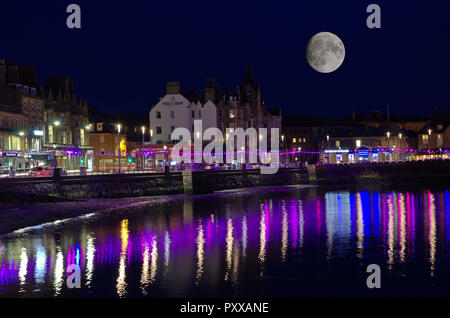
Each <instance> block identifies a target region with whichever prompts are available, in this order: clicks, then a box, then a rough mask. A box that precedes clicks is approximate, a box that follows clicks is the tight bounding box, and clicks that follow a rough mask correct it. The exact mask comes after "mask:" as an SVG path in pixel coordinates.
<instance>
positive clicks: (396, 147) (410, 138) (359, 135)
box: [320, 124, 417, 163]
mask: <svg viewBox="0 0 450 318" xmlns="http://www.w3.org/2000/svg"><path fill="white" fill-rule="evenodd" d="M325 138H326V139H325V141H324V147H323V149H322V151H323V153H321V154H320V162H322V163H361V162H393V161H409V160H413V159H414V153H413V152H412V151H406V150H410V149H411V150H412V149H416V148H417V135H416V134H415V133H414V132H412V131H403V130H401V129H400V128H399V127H398V126H396V125H390V127H389V128H388V127H370V126H364V125H352V126H349V125H344V124H342V125H336V124H335V125H333V126H329V127H327V129H326V137H325Z"/></svg>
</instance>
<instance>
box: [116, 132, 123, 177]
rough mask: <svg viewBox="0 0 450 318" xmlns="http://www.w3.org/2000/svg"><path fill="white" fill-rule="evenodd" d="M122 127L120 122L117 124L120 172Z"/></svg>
mask: <svg viewBox="0 0 450 318" xmlns="http://www.w3.org/2000/svg"><path fill="white" fill-rule="evenodd" d="M120 128H122V126H121V125H120V124H117V136H118V138H119V169H118V173H119V174H120V155H121V152H122V151H121V149H120Z"/></svg>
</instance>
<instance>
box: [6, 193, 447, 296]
mask: <svg viewBox="0 0 450 318" xmlns="http://www.w3.org/2000/svg"><path fill="white" fill-rule="evenodd" d="M210 200H211V201H207V200H203V201H202V200H201V199H199V200H196V201H185V202H181V203H180V202H178V203H169V204H167V205H163V206H161V207H159V208H150V209H149V210H145V211H142V212H140V213H135V214H132V215H128V216H126V217H124V218H123V219H120V220H117V219H112V220H108V219H106V220H105V219H104V218H100V219H98V220H96V221H91V222H84V223H83V222H81V223H77V224H65V225H63V226H60V227H58V228H57V229H53V228H47V229H43V230H39V231H36V232H32V233H29V234H22V237H20V238H19V237H14V236H12V237H8V238H4V239H2V240H1V241H0V252H1V253H0V264H1V265H0V293H2V294H12V295H14V294H21V293H22V294H24V295H32V294H36V293H37V294H40V295H44V296H55V295H66V296H67V295H69V296H70V295H71V291H70V290H67V289H65V287H64V282H65V268H66V267H67V266H68V265H70V264H78V265H79V266H80V267H81V270H82V274H83V279H84V281H87V282H88V284H86V287H85V288H86V289H90V290H92V291H93V292H94V293H95V292H97V291H98V292H99V293H101V294H100V295H99V296H101V295H106V296H107V295H110V296H120V297H127V296H131V297H132V296H152V297H158V296H162V295H178V296H180V295H189V294H190V293H194V294H195V293H197V292H198V293H199V295H209V294H212V295H217V296H220V295H221V292H222V291H224V292H225V291H226V292H228V291H229V290H230V288H231V290H235V292H236V291H239V290H241V289H243V290H245V292H243V294H244V295H249V296H252V295H253V294H252V293H256V294H258V293H259V292H260V291H259V290H257V291H255V290H254V288H256V287H254V286H252V284H255V283H256V282H257V281H260V280H267V279H268V277H270V278H271V279H274V278H273V277H283V275H291V276H292V277H299V279H300V277H302V279H312V278H309V277H316V276H317V275H319V268H320V271H323V270H325V271H333V272H334V271H337V270H338V269H342V268H344V267H343V266H342V264H341V262H344V263H345V262H348V264H347V263H345V264H347V265H348V266H349V267H351V266H356V265H355V264H361V260H363V261H367V262H377V263H379V264H382V265H383V264H384V265H385V266H386V268H387V269H388V270H389V271H391V272H392V273H397V272H396V271H399V272H398V273H399V274H401V275H406V276H407V275H408V270H409V269H407V268H406V267H405V266H408V264H413V267H414V269H415V268H416V267H419V268H420V269H422V270H425V271H426V273H427V275H428V276H430V277H437V276H439V275H447V269H446V267H442V261H447V260H448V258H449V255H448V252H447V250H446V246H447V244H448V242H449V236H450V204H449V202H450V198H449V192H448V190H445V191H440V192H433V191H429V190H427V191H425V192H399V193H389V192H388V193H380V192H368V191H361V192H355V193H352V192H348V191H330V192H326V193H320V192H317V193H316V192H313V193H306V194H303V193H298V192H295V191H294V192H289V191H288V192H286V193H270V194H267V193H266V194H264V195H252V196H249V197H247V196H242V197H239V196H238V197H237V198H233V199H230V198H221V197H220V196H215V197H214V198H212V199H210ZM418 235H419V236H418ZM417 250H419V251H420V253H419V254H417V253H416V251H417ZM357 260H358V261H357ZM62 264H64V265H62ZM302 264H306V265H302ZM338 264H340V265H338ZM401 264H403V265H402V266H403V267H399V266H400V265H401ZM333 266H336V268H334V267H333ZM358 266H361V265H358ZM300 267H301V268H302V271H299V268H300ZM360 270H361V272H363V268H360ZM306 273H308V274H306ZM322 274H323V273H322ZM411 275H412V274H411ZM324 276H326V275H324ZM305 277H306V278H305ZM441 277H442V276H441ZM252 282H253V283H252ZM35 286H38V288H35ZM100 286H102V287H101V288H100ZM249 290H250V291H249ZM251 290H253V292H252V291H251ZM267 292H268V291H265V290H263V293H267ZM269 292H270V291H269Z"/></svg>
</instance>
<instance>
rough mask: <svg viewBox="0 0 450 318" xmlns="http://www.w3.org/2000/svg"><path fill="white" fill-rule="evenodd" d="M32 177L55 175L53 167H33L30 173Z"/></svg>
mask: <svg viewBox="0 0 450 318" xmlns="http://www.w3.org/2000/svg"><path fill="white" fill-rule="evenodd" d="M28 175H29V176H30V177H50V176H52V175H53V168H51V167H36V168H33V169H31V171H30V172H29V173H28Z"/></svg>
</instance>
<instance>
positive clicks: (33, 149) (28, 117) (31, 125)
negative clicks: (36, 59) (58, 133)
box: [0, 60, 47, 171]
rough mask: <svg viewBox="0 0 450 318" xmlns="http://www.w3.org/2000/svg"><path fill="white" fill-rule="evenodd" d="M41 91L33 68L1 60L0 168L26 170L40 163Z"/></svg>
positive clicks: (41, 141) (41, 128)
mask: <svg viewBox="0 0 450 318" xmlns="http://www.w3.org/2000/svg"><path fill="white" fill-rule="evenodd" d="M42 94H43V89H42V85H40V84H39V83H38V82H37V81H36V72H35V68H34V66H21V65H16V64H15V63H14V62H11V61H5V60H0V104H1V111H0V130H1V132H0V149H1V150H2V151H5V150H6V151H7V152H6V155H5V152H2V156H1V157H2V159H1V160H0V165H1V166H2V167H3V168H4V167H5V166H7V167H12V168H15V169H16V170H18V171H20V170H22V169H23V170H26V169H28V168H30V167H32V166H34V165H38V164H39V162H40V164H43V163H44V161H45V158H46V157H47V156H46V155H45V154H44V153H42V143H43V140H42V138H43V126H44V104H45V101H44V98H43V96H42Z"/></svg>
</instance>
